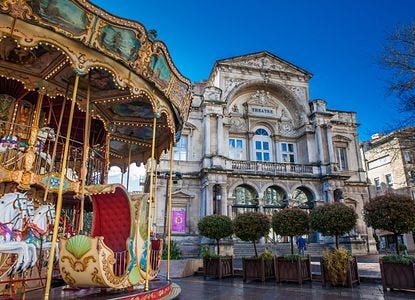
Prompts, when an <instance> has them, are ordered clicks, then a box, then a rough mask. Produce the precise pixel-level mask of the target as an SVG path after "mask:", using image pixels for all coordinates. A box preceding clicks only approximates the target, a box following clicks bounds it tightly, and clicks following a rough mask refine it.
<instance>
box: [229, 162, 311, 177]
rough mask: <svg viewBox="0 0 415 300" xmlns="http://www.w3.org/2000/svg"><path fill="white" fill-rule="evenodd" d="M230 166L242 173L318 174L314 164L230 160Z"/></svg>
mask: <svg viewBox="0 0 415 300" xmlns="http://www.w3.org/2000/svg"><path fill="white" fill-rule="evenodd" d="M230 163H231V168H232V170H234V171H237V172H242V173H245V172H246V173H260V174H269V175H278V174H296V175H298V174H306V175H313V174H318V173H319V170H318V167H317V166H315V165H303V164H288V163H276V162H262V161H242V160H230Z"/></svg>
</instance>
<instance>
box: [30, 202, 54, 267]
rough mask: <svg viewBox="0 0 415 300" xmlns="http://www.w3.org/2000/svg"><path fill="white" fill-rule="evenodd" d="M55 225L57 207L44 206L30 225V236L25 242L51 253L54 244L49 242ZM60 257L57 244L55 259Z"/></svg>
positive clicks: (31, 220) (37, 210)
mask: <svg viewBox="0 0 415 300" xmlns="http://www.w3.org/2000/svg"><path fill="white" fill-rule="evenodd" d="M54 223H55V205H52V204H43V205H41V206H40V207H39V208H38V209H36V211H35V212H34V215H33V217H32V218H31V219H30V222H29V224H28V227H29V234H28V238H27V239H26V240H25V242H26V243H31V244H33V245H35V246H36V248H38V249H41V250H42V251H49V250H50V248H51V247H52V242H51V241H48V240H47V236H48V234H49V229H50V227H51V226H52V225H53V224H54ZM58 257H59V247H58V244H56V249H55V259H57V258H58Z"/></svg>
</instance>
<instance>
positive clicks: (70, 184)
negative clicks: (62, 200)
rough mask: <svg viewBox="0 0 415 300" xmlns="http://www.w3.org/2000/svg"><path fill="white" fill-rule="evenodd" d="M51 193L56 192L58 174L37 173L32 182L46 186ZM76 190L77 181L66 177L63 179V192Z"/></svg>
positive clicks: (58, 181)
mask: <svg viewBox="0 0 415 300" xmlns="http://www.w3.org/2000/svg"><path fill="white" fill-rule="evenodd" d="M48 182H49V189H50V192H52V193H57V192H58V189H59V184H60V174H58V173H52V174H46V175H37V176H36V178H35V179H34V182H33V183H36V184H40V185H41V186H43V187H44V188H46V187H47V186H48ZM69 191H71V192H75V193H76V192H78V191H79V182H75V181H71V180H69V179H68V178H64V179H63V192H64V193H66V192H69Z"/></svg>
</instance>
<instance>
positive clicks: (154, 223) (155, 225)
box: [153, 161, 158, 234]
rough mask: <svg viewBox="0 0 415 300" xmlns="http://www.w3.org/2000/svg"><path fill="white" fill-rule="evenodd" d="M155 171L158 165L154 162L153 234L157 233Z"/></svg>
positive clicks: (156, 180)
mask: <svg viewBox="0 0 415 300" xmlns="http://www.w3.org/2000/svg"><path fill="white" fill-rule="evenodd" d="M157 169H158V164H157V161H156V170H155V173H156V179H155V180H154V213H153V233H154V234H156V232H157V182H158V176H157Z"/></svg>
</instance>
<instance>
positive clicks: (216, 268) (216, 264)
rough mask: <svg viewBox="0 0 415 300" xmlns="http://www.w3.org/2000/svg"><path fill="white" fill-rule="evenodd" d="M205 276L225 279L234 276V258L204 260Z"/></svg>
mask: <svg viewBox="0 0 415 300" xmlns="http://www.w3.org/2000/svg"><path fill="white" fill-rule="evenodd" d="M203 272H204V273H203V276H204V277H205V278H206V277H207V276H212V277H217V278H219V279H222V278H223V277H228V276H233V272H234V271H233V257H232V256H231V257H218V258H204V259H203Z"/></svg>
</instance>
